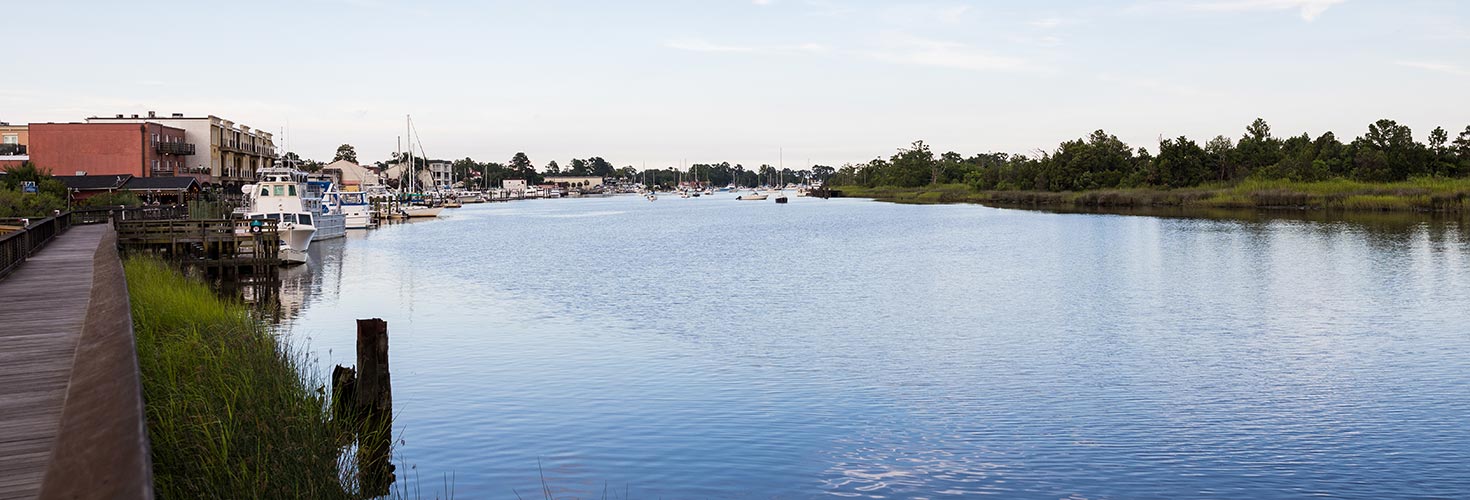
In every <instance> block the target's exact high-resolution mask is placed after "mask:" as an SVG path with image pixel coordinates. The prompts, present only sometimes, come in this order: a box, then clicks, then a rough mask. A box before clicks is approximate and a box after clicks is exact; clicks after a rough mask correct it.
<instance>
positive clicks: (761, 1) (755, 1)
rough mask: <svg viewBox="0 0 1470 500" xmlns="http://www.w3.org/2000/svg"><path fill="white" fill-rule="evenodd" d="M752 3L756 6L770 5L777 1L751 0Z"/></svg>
mask: <svg viewBox="0 0 1470 500" xmlns="http://www.w3.org/2000/svg"><path fill="white" fill-rule="evenodd" d="M750 3H753V4H756V5H770V4H773V3H776V0H750Z"/></svg>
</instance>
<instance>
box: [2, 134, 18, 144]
mask: <svg viewBox="0 0 1470 500" xmlns="http://www.w3.org/2000/svg"><path fill="white" fill-rule="evenodd" d="M0 144H20V134H5V137H3V138H0Z"/></svg>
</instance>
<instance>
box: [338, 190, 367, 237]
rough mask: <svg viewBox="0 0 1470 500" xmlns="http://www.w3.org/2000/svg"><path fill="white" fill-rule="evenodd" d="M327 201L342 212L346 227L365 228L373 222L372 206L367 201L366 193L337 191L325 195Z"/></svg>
mask: <svg viewBox="0 0 1470 500" xmlns="http://www.w3.org/2000/svg"><path fill="white" fill-rule="evenodd" d="M327 203H328V204H329V205H331V206H333V207H334V208H335V209H336V210H338V211H340V212H342V219H343V223H344V225H345V226H346V227H347V229H367V228H368V227H371V226H372V224H373V206H372V204H371V203H369V202H368V194H367V193H364V192H361V191H347V192H337V193H333V194H331V195H329V196H327Z"/></svg>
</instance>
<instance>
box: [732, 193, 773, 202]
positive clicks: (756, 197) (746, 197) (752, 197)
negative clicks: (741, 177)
mask: <svg viewBox="0 0 1470 500" xmlns="http://www.w3.org/2000/svg"><path fill="white" fill-rule="evenodd" d="M766 198H767V196H766V194H765V193H761V192H758V191H752V192H751V193H750V194H743V195H740V196H736V197H735V199H737V200H741V201H760V200H764V199H766Z"/></svg>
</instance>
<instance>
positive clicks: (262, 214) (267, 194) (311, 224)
mask: <svg viewBox="0 0 1470 500" xmlns="http://www.w3.org/2000/svg"><path fill="white" fill-rule="evenodd" d="M256 178H257V179H260V181H259V182H257V183H255V184H246V185H244V186H241V188H240V190H241V192H243V193H244V194H245V199H246V202H247V205H248V206H249V208H248V209H247V210H246V212H245V214H244V215H245V217H246V218H249V219H268V220H274V221H278V222H277V224H276V231H277V234H278V235H279V237H280V245H281V247H280V252H279V255H280V259H281V262H282V263H283V264H304V263H306V251H307V249H309V248H310V247H311V241H312V236H314V235H316V230H317V228H316V224H315V223H316V216H317V215H319V214H318V213H314V212H313V211H312V210H309V209H308V208H307V207H306V206H305V204H304V203H303V201H302V196H303V195H305V194H306V173H305V172H302V171H300V170H297V169H295V168H290V167H287V166H284V165H282V164H280V163H279V162H278V163H277V164H276V165H275V166H271V167H266V168H262V169H260V170H259V171H257V172H256ZM317 211H318V212H319V211H320V208H318V209H317Z"/></svg>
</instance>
